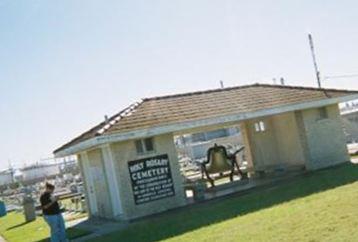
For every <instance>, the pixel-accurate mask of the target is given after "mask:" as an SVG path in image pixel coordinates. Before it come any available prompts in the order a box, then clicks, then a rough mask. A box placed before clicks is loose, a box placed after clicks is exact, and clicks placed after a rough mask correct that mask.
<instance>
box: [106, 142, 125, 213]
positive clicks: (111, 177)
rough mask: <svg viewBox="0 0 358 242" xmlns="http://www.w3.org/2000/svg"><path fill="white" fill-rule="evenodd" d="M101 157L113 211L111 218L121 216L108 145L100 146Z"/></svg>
mask: <svg viewBox="0 0 358 242" xmlns="http://www.w3.org/2000/svg"><path fill="white" fill-rule="evenodd" d="M101 151H102V155H103V163H104V169H105V173H106V179H107V184H108V189H109V193H110V197H111V204H112V210H113V217H118V216H121V215H122V214H123V205H122V201H121V197H120V191H119V186H118V177H117V176H118V174H117V172H116V168H115V166H114V159H113V155H112V150H111V147H110V145H109V144H106V145H104V146H101Z"/></svg>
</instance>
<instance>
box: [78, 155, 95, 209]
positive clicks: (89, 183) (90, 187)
mask: <svg viewBox="0 0 358 242" xmlns="http://www.w3.org/2000/svg"><path fill="white" fill-rule="evenodd" d="M80 155H81V161H82V167H83V173H84V175H85V178H86V181H85V184H86V190H87V194H88V198H86V199H88V204H89V206H90V211H91V214H92V215H97V214H98V206H97V198H96V194H95V192H94V184H93V177H92V174H91V171H90V169H89V165H90V164H89V159H88V155H87V152H81V153H80Z"/></svg>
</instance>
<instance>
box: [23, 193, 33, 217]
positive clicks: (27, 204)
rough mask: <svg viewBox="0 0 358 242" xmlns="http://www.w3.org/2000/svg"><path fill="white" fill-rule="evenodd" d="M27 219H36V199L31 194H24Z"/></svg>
mask: <svg viewBox="0 0 358 242" xmlns="http://www.w3.org/2000/svg"><path fill="white" fill-rule="evenodd" d="M22 204H23V207H24V215H25V221H26V222H31V221H34V220H35V219H36V209H35V201H34V199H32V197H31V196H24V199H23V203H22Z"/></svg>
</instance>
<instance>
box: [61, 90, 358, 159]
mask: <svg viewBox="0 0 358 242" xmlns="http://www.w3.org/2000/svg"><path fill="white" fill-rule="evenodd" d="M352 94H358V91H349V90H337V89H318V88H311V87H300V86H281V85H269V84H253V85H246V86H237V87H229V88H220V89H213V90H206V91H199V92H191V93H183V94H176V95H167V96H160V97H152V98H145V99H143V100H142V101H141V102H139V103H135V104H132V105H131V106H129V107H128V108H126V109H124V110H122V111H121V112H119V113H117V114H115V115H113V116H112V117H110V118H109V119H108V120H107V121H103V122H101V123H100V124H98V125H97V126H95V127H93V128H92V129H90V130H88V131H87V132H85V133H83V134H81V135H80V136H78V137H76V138H75V139H73V140H71V141H70V142H68V143H66V144H65V145H63V146H61V147H60V148H58V149H57V150H55V151H54V153H57V152H59V151H61V150H63V149H66V148H68V147H70V146H72V145H75V144H78V143H80V142H82V141H85V140H87V139H90V138H93V137H97V136H101V135H108V134H114V133H122V132H129V131H135V130H140V129H147V128H151V127H156V126H162V125H168V124H176V123H181V122H185V121H195V120H201V119H207V118H213V117H219V116H225V115H230V114H239V113H247V112H254V111H259V110H263V109H268V108H274V107H280V106H286V105H291V104H297V103H304V102H310V101H318V100H322V99H328V98H334V97H342V96H347V95H352Z"/></svg>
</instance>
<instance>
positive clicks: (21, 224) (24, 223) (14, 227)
mask: <svg viewBox="0 0 358 242" xmlns="http://www.w3.org/2000/svg"><path fill="white" fill-rule="evenodd" d="M31 222H32V221H30V222H26V221H25V222H22V223H20V224H16V225H14V226H11V227H9V228H7V229H6V230H12V229H16V228H18V227H21V226H24V225H26V224H28V223H31Z"/></svg>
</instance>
